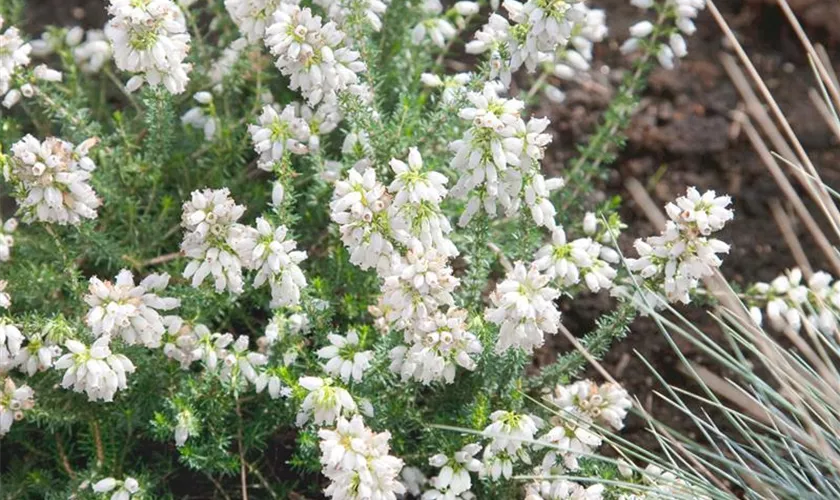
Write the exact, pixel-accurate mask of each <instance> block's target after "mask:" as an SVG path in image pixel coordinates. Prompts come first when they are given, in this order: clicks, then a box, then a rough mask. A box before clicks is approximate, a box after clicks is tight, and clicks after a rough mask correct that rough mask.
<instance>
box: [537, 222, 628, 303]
mask: <svg viewBox="0 0 840 500" xmlns="http://www.w3.org/2000/svg"><path fill="white" fill-rule="evenodd" d="M593 232H594V231H593ZM617 262H618V254H617V253H616V252H615V251H614V250H613V249H611V248H609V247H602V246H601V244H600V243H597V242H595V241H593V240H592V239H591V238H578V239H576V240H574V241H572V242H567V240H566V232H565V231H564V230H563V228H562V227H559V226H557V227H555V228H554V230H553V231H552V234H551V243H550V244H547V245H545V246H543V247H542V248H540V249H539V251H538V252H537V255H536V260H535V261H534V266H536V267H537V269H539V270H540V271H544V272H545V273H546V274H547V275H548V276H550V277H552V278H553V279H556V280H557V281H559V283H560V284H561V285H563V286H566V287H569V286H574V285H577V284H578V283H579V282H580V278H581V276H583V279H584V282H585V284H586V286H587V287H588V288H589V290H590V291H591V292H592V293H597V292H598V291H600V290H601V289H602V288H605V289H609V288H611V287H612V285H613V279H615V277H616V274H617V271H616V270H615V269H614V268H613V267H612V266H611V265H610V264H614V263H617Z"/></svg>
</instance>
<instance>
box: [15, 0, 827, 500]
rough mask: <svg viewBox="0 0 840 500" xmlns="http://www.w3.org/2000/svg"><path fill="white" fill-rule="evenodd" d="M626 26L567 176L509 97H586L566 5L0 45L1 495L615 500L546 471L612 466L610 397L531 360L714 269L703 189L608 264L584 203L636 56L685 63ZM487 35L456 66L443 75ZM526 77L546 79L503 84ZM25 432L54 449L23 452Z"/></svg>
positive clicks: (603, 348)
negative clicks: (584, 318) (608, 101)
mask: <svg viewBox="0 0 840 500" xmlns="http://www.w3.org/2000/svg"><path fill="white" fill-rule="evenodd" d="M640 6H642V7H654V8H655V9H656V11H657V14H658V19H657V22H656V24H651V23H648V24H640V25H636V26H634V28H633V29H632V30H631V33H632V35H633V38H631V40H630V41H629V42H628V43H627V44H625V48H627V49H630V48H638V49H639V50H640V51H641V55H640V58H639V59H638V61H637V62H636V63H635V66H634V68H635V69H634V71H633V72H632V76H630V77H629V79H628V80H627V81H626V82H625V84H624V85H623V86H622V87H621V89H619V92H618V94H617V96H616V98H615V100H614V102H613V105H612V106H611V108H610V111H609V112H608V113H607V114H606V115H605V117H604V123H603V124H602V126H601V127H600V128H599V129H598V130H597V131H596V133H595V134H594V135H593V137H592V138H591V139H590V141H589V143H588V145H584V146H582V148H581V151H582V154H581V157H580V158H579V159H578V160H577V161H576V162H575V163H574V165H575V166H574V167H572V168H571V169H570V170H569V171H568V174H569V175H568V176H567V177H566V178H565V179H563V178H561V177H546V175H545V174H544V172H545V169H544V168H543V167H544V162H545V157H546V150H547V148H548V147H549V145H550V143H551V142H552V140H553V137H552V133H551V123H550V121H549V120H548V119H547V118H542V117H536V116H532V114H531V113H530V111H529V109H528V107H527V106H526V100H527V98H528V97H531V96H533V95H535V91H536V92H540V91H542V92H545V94H546V96H547V97H548V98H551V99H553V100H555V101H559V100H562V98H563V91H562V90H561V89H560V88H559V87H558V85H559V83H558V82H559V81H561V80H562V81H563V82H564V85H575V84H576V83H577V82H580V81H581V80H584V79H586V78H588V72H589V70H590V65H591V61H592V57H593V56H592V51H593V46H594V44H596V43H599V42H601V41H603V40H604V39H605V37H606V35H607V28H606V24H605V21H606V16H605V13H604V12H603V11H600V10H597V9H593V8H591V7H589V6H587V5H586V4H585V3H584V2H574V3H567V2H556V1H544V0H529V1H528V2H525V3H520V2H517V1H514V0H506V1H505V2H504V3H503V4H502V5H501V6H500V5H498V2H491V5H489V6H488V5H485V4H484V3H481V2H468V1H462V2H457V3H455V4H454V5H453V6H451V8H448V9H447V10H444V8H443V6H442V5H440V4H439V3H438V2H436V1H423V2H416V1H403V0H394V2H393V3H391V2H386V1H380V0H323V1H321V0H319V1H315V2H311V3H309V2H305V3H300V4H299V3H296V2H292V1H285V0H225V1H224V2H222V1H220V0H219V1H206V2H205V1H198V2H193V1H180V2H175V1H173V0H111V1H110V2H109V4H108V22H107V24H106V26H104V28H103V29H102V30H90V31H87V32H85V31H83V30H81V29H80V28H71V29H63V28H55V29H51V30H49V31H48V32H47V33H45V34H44V35H43V36H42V37H41V38H40V39H37V40H32V41H26V40H24V38H23V37H22V35H21V32H20V31H19V30H18V29H17V28H14V27H9V28H7V29H6V30H5V32H3V33H2V34H0V95H2V96H3V105H4V110H3V115H2V123H3V127H4V128H3V130H4V131H8V133H4V135H3V137H2V139H1V140H2V151H4V152H5V153H4V154H2V155H0V165H2V167H3V175H4V180H5V182H4V191H3V193H4V195H6V196H8V197H9V198H13V199H14V201H15V203H16V207H17V208H16V214H15V217H14V218H11V217H6V219H5V223H4V224H3V226H2V237H0V261H2V264H0V276H1V277H2V278H3V281H2V282H0V283H2V289H0V306H2V307H3V309H4V311H5V312H4V316H3V318H2V320H0V374H2V377H3V379H4V389H3V392H2V394H0V434H2V435H4V438H3V439H4V444H7V443H8V444H7V445H8V446H9V447H10V448H9V449H12V450H14V452H13V458H12V460H13V461H14V464H15V465H14V466H13V467H12V468H11V469H10V471H11V472H10V474H9V476H8V479H5V478H4V481H5V482H6V483H8V484H10V485H11V486H10V488H11V489H10V491H22V490H21V489H20V488H19V486H22V485H23V484H24V481H26V478H27V477H29V476H28V474H29V473H30V472H31V471H32V470H34V469H38V470H44V471H47V473H45V474H46V475H45V479H44V481H43V482H42V483H39V484H38V485H34V486H32V488H31V489H29V490H28V491H26V493H25V495H29V496H31V497H33V498H35V497H38V495H43V494H46V493H45V492H49V493H50V494H55V493H56V492H59V494H61V493H62V492H66V493H68V494H71V495H76V496H75V497H76V498H81V497H82V496H85V497H87V496H90V497H102V496H103V495H104V496H108V497H110V498H112V499H128V498H143V497H153V496H157V495H167V494H171V493H172V491H170V489H171V488H175V482H177V480H176V479H173V478H178V477H180V476H181V475H182V474H186V473H187V471H191V473H194V472H199V473H200V474H201V476H200V477H206V478H207V479H208V481H209V484H206V485H204V486H205V487H206V488H207V489H208V492H209V491H210V490H212V491H215V492H218V493H219V494H222V495H223V496H229V495H230V494H236V495H239V496H241V497H242V498H247V497H248V496H249V494H250V495H251V496H252V497H259V496H260V495H261V494H262V493H263V491H264V490H265V489H269V490H270V495H271V496H272V497H275V498H279V497H281V496H282V495H284V494H285V495H287V496H289V495H292V493H291V492H292V491H297V490H300V491H301V493H302V494H303V493H305V494H319V492H320V494H322V495H325V496H327V497H331V498H336V499H356V498H358V499H388V498H396V497H397V496H398V495H409V496H412V497H417V498H421V497H422V498H424V499H437V498H446V499H456V498H458V499H467V498H476V497H478V498H512V497H514V496H517V495H520V496H525V497H526V498H529V499H531V500H536V499H540V498H545V499H554V498H571V497H573V496H574V495H586V497H587V498H600V497H601V496H602V495H603V496H608V495H611V494H613V493H616V494H618V493H620V492H621V491H623V490H621V489H620V488H619V487H614V486H610V485H608V484H595V485H594V486H589V487H585V486H583V485H581V484H578V483H574V482H569V481H566V480H558V479H556V478H555V476H556V475H557V474H558V472H560V471H563V470H569V471H582V473H585V474H586V475H588V476H590V477H592V478H593V481H596V482H597V480H598V478H601V479H604V478H608V477H609V473H608V472H605V471H608V470H609V471H614V470H616V468H615V465H614V464H609V463H606V462H603V461H601V460H598V459H594V458H592V457H591V455H592V453H593V452H594V451H595V450H596V449H597V448H598V447H599V446H600V445H601V444H602V443H603V442H604V434H603V433H604V431H605V429H611V430H612V431H619V430H620V429H621V428H622V426H623V423H622V422H623V420H624V418H625V416H626V414H627V410H628V408H629V407H630V406H631V398H630V395H629V394H628V393H627V392H626V391H624V390H623V389H622V388H621V387H620V386H618V385H617V384H614V383H609V382H607V383H603V384H598V383H596V382H593V381H588V380H582V381H573V380H572V379H573V378H574V377H576V376H577V375H578V374H579V373H580V371H581V368H582V366H583V363H584V359H583V358H581V357H579V356H576V355H575V354H573V353H567V354H565V355H563V356H561V358H560V359H559V360H558V361H557V363H555V364H554V365H551V366H548V367H544V368H543V371H542V372H541V373H540V374H538V375H536V376H534V375H531V374H529V373H528V370H527V368H528V366H529V365H530V364H531V360H532V357H533V354H534V352H535V351H536V350H539V349H541V348H544V347H545V345H546V340H547V337H548V336H550V335H554V334H556V333H557V332H558V331H559V329H560V328H562V325H561V322H562V317H561V314H560V308H559V303H560V302H561V301H571V300H574V299H575V298H576V297H577V296H579V295H581V294H587V293H591V294H597V293H603V292H606V291H609V292H610V293H612V295H614V296H615V304H616V309H615V310H614V311H612V312H608V313H607V314H606V315H605V316H604V318H602V320H601V321H600V323H599V328H598V330H596V331H595V332H593V334H591V335H589V336H587V337H585V338H584V340H583V344H584V345H586V347H587V348H589V349H590V351H591V352H592V353H594V354H595V355H596V356H602V355H604V354H605V353H606V352H607V350H608V349H609V346H610V344H611V343H612V341H613V340H615V339H617V338H620V337H623V336H624V335H626V334H627V327H628V325H629V324H630V322H631V321H632V319H633V318H634V317H635V315H636V314H637V312H638V310H640V309H642V310H644V308H643V307H642V306H641V302H644V304H645V305H647V306H649V305H651V304H654V305H655V304H657V303H658V302H657V301H663V300H664V301H669V302H675V301H679V302H683V303H686V302H688V301H689V300H690V298H691V297H692V295H693V294H694V293H695V292H696V288H697V287H698V283H699V280H701V279H703V278H704V277H707V276H709V275H710V274H711V273H713V272H714V271H715V270H716V269H717V268H718V267H719V266H720V265H721V256H720V255H721V254H723V253H726V252H727V251H728V246H727V245H726V244H725V243H724V242H722V241H719V240H717V239H714V238H712V237H711V234H712V233H714V232H716V231H719V230H720V229H721V228H722V227H723V225H724V224H725V223H726V222H727V221H729V220H730V219H731V218H732V211H731V210H730V208H729V205H730V200H729V198H728V197H725V196H717V195H716V194H715V193H714V192H711V191H710V192H706V193H700V192H699V191H697V190H695V189H693V188H692V189H689V191H688V193H687V194H686V195H685V196H683V197H680V198H679V199H677V200H676V201H675V202H674V203H672V204H669V205H668V206H667V207H666V210H667V212H668V215H669V217H670V219H671V220H670V222H669V223H668V226H667V227H666V229H665V231H664V232H663V233H662V234H661V235H659V236H654V237H650V238H647V239H644V240H642V239H640V240H637V243H636V245H635V247H636V251H637V252H638V254H639V255H638V257H637V258H628V259H626V260H624V259H623V258H622V256H621V254H620V252H619V249H618V247H617V241H618V234H619V232H620V231H622V230H623V229H625V226H624V224H622V223H621V221H620V220H619V218H618V216H617V212H616V208H617V207H616V206H614V205H613V206H610V207H608V208H607V209H606V210H604V211H601V213H598V214H596V213H594V212H593V211H591V210H586V209H584V208H583V207H590V208H591V203H589V201H588V200H587V199H585V197H584V196H583V195H584V194H585V193H586V192H587V191H588V187H587V185H588V184H589V183H591V180H592V178H593V177H594V176H596V175H598V173H599V172H600V171H602V170H603V168H604V167H605V166H608V165H609V163H610V162H611V161H613V159H614V153H615V151H616V148H617V147H620V145H621V139H620V137H621V133H622V130H623V128H624V127H625V126H626V123H627V119H628V117H629V116H630V114H631V113H632V111H633V109H634V107H635V102H636V100H637V99H638V97H639V93H640V91H641V89H642V88H643V86H644V81H645V78H646V76H647V74H648V71H649V69H650V61H652V60H653V59H654V58H655V59H657V60H658V61H659V62H660V63H661V64H662V65H663V66H666V67H668V66H671V65H672V64H673V62H674V58H675V57H676V58H679V57H681V56H682V55H684V51H685V48H684V41H683V42H681V40H682V37H681V35H679V34H677V30H681V31H682V32H683V33H685V34H690V32H692V31H693V28H692V27H691V24H690V20H691V18H693V17H694V16H695V15H696V14H697V11H698V9H700V8H702V5H697V4H693V3H685V2H683V3H672V2H670V1H669V2H666V3H663V4H661V5H660V4H645V5H640ZM488 8H489V9H491V10H492V11H494V12H492V13H489V15H485V14H488V13H487V10H488ZM0 12H3V13H4V14H7V15H8V14H13V13H12V12H9V11H5V10H3V11H0ZM10 20H11V21H15V20H16V19H15V18H14V17H11V18H10ZM476 20H482V21H486V22H484V23H483V24H482V25H481V26H480V27H479V29H478V30H477V31H476V32H475V33H474V35H473V38H472V39H470V40H468V41H466V43H465V45H464V50H465V51H466V52H467V53H468V54H471V56H470V57H471V58H472V57H475V58H476V63H475V64H474V65H473V67H472V71H469V72H462V73H445V72H444V71H443V68H446V67H448V65H447V64H446V62H447V61H452V60H454V58H455V57H456V56H455V55H454V51H455V50H456V49H457V47H458V44H457V43H455V42H456V36H464V37H466V36H467V35H463V33H467V32H468V31H469V28H470V26H471V23H472V22H475V21H476ZM194 49H195V50H194ZM41 61H43V62H41ZM53 67H55V68H56V69H53ZM523 73H534V74H535V75H533V76H536V74H539V75H540V76H537V77H536V79H535V82H536V83H535V84H534V87H533V88H532V89H528V88H522V89H520V90H519V92H518V93H517V92H516V91H515V90H514V89H515V88H516V85H514V82H515V81H518V79H519V78H523V76H522V74H523ZM65 75H66V76H65ZM65 78H66V79H65ZM138 94H139V96H138ZM558 200H561V202H560V203H558ZM18 221H20V223H22V224H23V225H22V226H19V223H18ZM126 263H129V264H131V266H132V269H131V270H130V269H126V268H124V266H125V264H126ZM815 286H816V285H815ZM766 288H767V287H757V288H756V293H755V298H756V300H757V301H760V300H767V301H769V303H776V302H774V301H775V300H778V299H777V298H776V296H775V295H773V296H771V294H770V293H769V289H766ZM775 288H778V287H775ZM762 290H764V291H763V292H762ZM777 292H778V293H783V290H777ZM814 293H815V294H816V293H818V292H817V291H815V292H814ZM762 294H763V295H762ZM770 307H771V306H770V305H768V309H769V308H770ZM773 307H775V308H774V311H777V310H779V307H777V306H773ZM534 397H537V398H541V399H542V401H541V402H537V401H535V400H534V399H533V398H534ZM92 421H93V422H95V423H96V429H97V430H96V432H95V433H94V435H91V433H90V431H89V430H88V429H89V428H90V422H92ZM441 426H449V427H453V426H454V427H460V428H463V429H466V430H467V431H469V432H466V433H458V432H452V431H448V430H445V429H443V428H442V427H441ZM38 429H46V430H48V431H50V435H54V436H57V438H56V439H55V440H51V441H50V443H45V444H44V448H43V450H41V452H40V453H34V450H31V446H29V444H28V440H30V439H32V436H34V435H35V434H34V433H37V432H39V430H38ZM536 439H542V440H543V441H544V442H547V443H549V445H550V446H548V447H545V446H543V447H540V446H535V445H534V441H535V440H536ZM278 440H280V441H281V442H282V447H283V448H284V449H289V450H290V451H289V454H288V456H286V457H285V458H284V459H283V460H282V463H280V464H278V463H277V462H276V461H275V458H273V456H272V454H271V453H269V452H268V451H267V450H268V448H269V447H270V446H274V445H275V444H276V443H277V441H278ZM151 441H157V442H158V444H154V445H152V444H150V443H151ZM62 443H64V444H62ZM67 443H73V446H69V445H67ZM76 444H78V446H76ZM39 445H40V443H39ZM145 447H154V449H155V451H154V452H153V453H152V454H151V455H153V456H149V455H148V454H146V453H145V452H144V450H145V449H146V448H145ZM53 448H55V449H53ZM91 451H93V453H92V454H91ZM18 455H19V457H18ZM56 457H58V458H56ZM161 457H164V458H165V459H161ZM276 467H285V468H287V470H290V471H293V474H294V475H295V477H297V478H298V480H283V479H280V477H278V476H277V475H276V474H274V472H273V471H274V469H275V468H276ZM522 475H530V476H535V477H536V478H537V479H534V480H532V481H524V482H523V481H521V480H519V479H517V477H518V476H522ZM190 477H193V476H190ZM310 478H312V479H313V480H312V481H309V480H308V479H310ZM208 494H210V493H208ZM213 494H215V493H213ZM295 494H297V493H295Z"/></svg>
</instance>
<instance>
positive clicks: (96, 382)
mask: <svg viewBox="0 0 840 500" xmlns="http://www.w3.org/2000/svg"><path fill="white" fill-rule="evenodd" d="M110 342H111V338H110V337H109V336H107V335H104V336H102V337H99V338H98V339H97V340H96V341H95V342H94V343H93V344H91V345H90V346H86V345H85V344H83V343H81V342H79V341H78V340H68V341H67V342H66V343H65V346H66V347H67V350H68V351H70V352H68V353H67V354H65V355H63V356H62V357H60V358H59V359H58V361H56V362H55V368H56V369H57V370H65V372H64V377H63V378H62V380H61V386H62V387H64V388H65V389H69V388H70V387H72V388H73V390H74V391H75V392H85V393H86V394H87V396H88V399H89V400H90V401H97V400H102V401H106V402H110V401H113V400H114V394H116V392H117V391H118V390H124V389H126V388H127V387H128V382H127V379H126V375H127V374H130V373H134V369H135V368H134V364H133V363H132V362H131V360H129V359H128V358H127V357H125V356H123V355H122V354H113V353H112V352H111V348H110V346H109V344H110Z"/></svg>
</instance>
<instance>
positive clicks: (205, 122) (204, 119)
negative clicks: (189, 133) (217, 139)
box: [181, 92, 219, 141]
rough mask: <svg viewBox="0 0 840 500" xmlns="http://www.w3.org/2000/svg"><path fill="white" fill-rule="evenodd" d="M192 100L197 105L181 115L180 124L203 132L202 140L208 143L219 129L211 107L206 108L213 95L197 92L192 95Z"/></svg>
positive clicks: (217, 120)
mask: <svg viewBox="0 0 840 500" xmlns="http://www.w3.org/2000/svg"><path fill="white" fill-rule="evenodd" d="M193 99H195V100H196V101H197V102H198V104H199V105H198V106H194V107H192V108H190V109H189V110H187V112H186V113H184V114H183V115H181V123H183V124H184V125H189V126H190V127H194V128H198V129H201V130H202V131H203V132H204V138H205V139H206V140H208V141H209V140H210V139H212V138H213V136H214V135H216V130H217V129H218V128H219V119H218V118H216V117H215V116H214V113H213V111H212V107H211V106H208V105H210V104H211V103H212V102H213V94H211V93H210V92H197V93H195V94H194V95H193ZM205 108H207V109H205Z"/></svg>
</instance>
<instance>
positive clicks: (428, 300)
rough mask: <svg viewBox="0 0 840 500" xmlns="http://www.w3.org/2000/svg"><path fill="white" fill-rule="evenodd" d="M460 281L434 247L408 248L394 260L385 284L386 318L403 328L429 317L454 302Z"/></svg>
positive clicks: (383, 287)
mask: <svg viewBox="0 0 840 500" xmlns="http://www.w3.org/2000/svg"><path fill="white" fill-rule="evenodd" d="M458 283H459V280H458V278H456V277H454V276H452V268H451V267H449V265H448V264H447V259H446V257H445V256H444V255H442V254H440V253H438V252H437V251H436V250H433V249H432V250H427V251H425V252H418V251H415V250H409V251H408V253H407V254H406V256H405V258H400V257H395V258H394V259H393V262H392V263H391V272H390V273H389V274H388V275H387V276H386V277H385V279H384V281H383V283H382V302H383V305H384V307H385V309H386V311H387V312H386V313H385V319H387V320H388V321H389V322H390V323H391V324H393V325H395V326H396V327H397V328H400V329H402V328H407V327H409V326H410V325H411V324H412V323H413V322H415V321H419V320H423V319H426V318H428V317H429V316H430V315H431V314H433V312H434V311H436V310H437V309H438V308H441V307H443V306H451V305H453V304H454V303H455V299H454V297H453V296H452V292H454V291H455V288H456V287H457V286H458Z"/></svg>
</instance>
